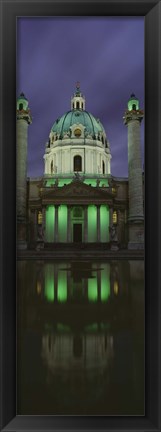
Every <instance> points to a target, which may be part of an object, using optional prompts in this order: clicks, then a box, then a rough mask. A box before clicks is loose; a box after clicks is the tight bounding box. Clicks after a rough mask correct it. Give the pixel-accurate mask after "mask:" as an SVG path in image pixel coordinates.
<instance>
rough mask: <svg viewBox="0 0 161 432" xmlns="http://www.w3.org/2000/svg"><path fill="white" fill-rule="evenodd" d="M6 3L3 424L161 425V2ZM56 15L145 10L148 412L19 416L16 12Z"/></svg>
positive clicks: (0, 196) (30, 427) (1, 110)
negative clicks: (142, 414)
mask: <svg viewBox="0 0 161 432" xmlns="http://www.w3.org/2000/svg"><path fill="white" fill-rule="evenodd" d="M0 8H1V25H0V27H1V30H2V33H1V36H2V37H1V96H2V97H1V98H0V103H1V106H0V114H1V123H0V124H1V125H2V127H0V133H1V146H0V151H1V155H0V161H1V169H0V175H1V181H0V187H1V193H0V200H1V203H0V208H1V224H0V229H1V236H0V239H1V241H0V254H1V273H0V274H1V299H0V300H1V301H0V304H1V347H0V351H1V413H0V414H1V415H0V418H1V425H0V426H1V430H3V431H15V430H16V431H23V430H24V431H34V430H40V431H43V430H45V431H49V430H50V431H51V430H55V431H56V430H67V429H68V430H79V431H80V430H83V431H87V430H89V429H90V430H108V431H114V430H115V431H120V430H128V431H133V432H134V431H135V430H136V431H153V432H154V431H161V386H160V384H161V383H160V377H161V365H160V363H161V356H160V353H161V350H160V345H161V340H160V335H161V333H160V328H161V327H160V323H161V305H160V297H161V296H160V287H161V271H160V268H161V267H160V260H161V224H160V216H161V211H160V210H161V1H155V0H153V1H152V0H150V1H143V0H141V1H140V0H135V1H131V0H126V1H122V0H116V1H115V0H111V1H108V0H105V1H104V2H99V1H97V2H93V1H89V0H88V1H87V2H86V1H76V0H75V1H73V2H68V0H66V1H64V2H61V1H59V2H54V1H45V0H43V1H41V0H36V1H30V0H28V1H23V0H21V1H15V0H11V1H6V0H1V2H0ZM51 15H53V16H56V15H64V16H67V15H68V16H78V15H81V16H88V15H89V16H93V15H95V16H105V15H111V16H118V15H122V16H132V15H134V16H138V15H141V16H144V17H145V215H146V227H145V303H146V305H145V308H146V335H145V336H146V341H145V354H146V355H145V366H146V386H145V392H146V397H145V416H140V417H139V416H138V417H137V416H135V417H133V416H130V417H124V416H123V417H119V416H117V417H112V416H109V417H108V416H107V417H104V416H101V417H99V416H95V417H91V416H87V417H86V416H83V417H79V416H76V417H72V416H67V417H66V416H62V417H59V416H16V199H15V196H16V193H15V191H16V119H15V115H14V113H15V112H16V17H18V16H51ZM129 43H130V41H129Z"/></svg>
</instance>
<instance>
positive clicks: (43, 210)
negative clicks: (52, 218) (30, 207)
mask: <svg viewBox="0 0 161 432" xmlns="http://www.w3.org/2000/svg"><path fill="white" fill-rule="evenodd" d="M45 227H46V207H43V208H42V240H43V242H45Z"/></svg>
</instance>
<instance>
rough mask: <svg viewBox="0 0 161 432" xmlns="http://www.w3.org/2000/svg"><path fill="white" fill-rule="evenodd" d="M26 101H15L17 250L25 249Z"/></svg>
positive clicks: (22, 97)
mask: <svg viewBox="0 0 161 432" xmlns="http://www.w3.org/2000/svg"><path fill="white" fill-rule="evenodd" d="M31 121H32V120H31V115H30V112H29V109H28V101H27V99H26V98H25V96H24V94H21V95H20V97H19V98H18V101H17V127H16V153H17V156H16V196H17V202H16V204H17V240H18V242H17V244H18V248H19V249H26V248H27V230H26V223H27V214H26V213H27V209H26V202H27V144H28V125H29V124H30V123H31Z"/></svg>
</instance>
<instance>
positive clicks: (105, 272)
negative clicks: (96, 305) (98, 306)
mask: <svg viewBox="0 0 161 432" xmlns="http://www.w3.org/2000/svg"><path fill="white" fill-rule="evenodd" d="M109 296H110V265H109V264H104V265H103V269H102V270H101V301H102V302H106V301H108V298H109Z"/></svg>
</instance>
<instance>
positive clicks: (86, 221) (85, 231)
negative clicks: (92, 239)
mask: <svg viewBox="0 0 161 432" xmlns="http://www.w3.org/2000/svg"><path fill="white" fill-rule="evenodd" d="M87 211H88V206H85V207H84V243H88V218H87Z"/></svg>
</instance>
